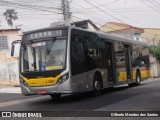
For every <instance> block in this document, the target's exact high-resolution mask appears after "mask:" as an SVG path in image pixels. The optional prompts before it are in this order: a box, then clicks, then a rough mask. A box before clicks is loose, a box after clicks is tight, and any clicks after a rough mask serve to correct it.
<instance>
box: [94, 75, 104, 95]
mask: <svg viewBox="0 0 160 120" xmlns="http://www.w3.org/2000/svg"><path fill="white" fill-rule="evenodd" d="M101 89H102V80H101V76H100V75H99V74H96V75H95V76H94V80H93V94H94V95H95V96H98V95H100V94H101Z"/></svg>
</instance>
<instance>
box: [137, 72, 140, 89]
mask: <svg viewBox="0 0 160 120" xmlns="http://www.w3.org/2000/svg"><path fill="white" fill-rule="evenodd" d="M140 84H141V74H140V72H137V73H136V85H137V86H138V85H140Z"/></svg>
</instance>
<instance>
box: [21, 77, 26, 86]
mask: <svg viewBox="0 0 160 120" xmlns="http://www.w3.org/2000/svg"><path fill="white" fill-rule="evenodd" d="M20 83H21V85H23V86H25V87H27V86H28V84H27V83H26V82H25V81H24V80H23V78H21V77H20Z"/></svg>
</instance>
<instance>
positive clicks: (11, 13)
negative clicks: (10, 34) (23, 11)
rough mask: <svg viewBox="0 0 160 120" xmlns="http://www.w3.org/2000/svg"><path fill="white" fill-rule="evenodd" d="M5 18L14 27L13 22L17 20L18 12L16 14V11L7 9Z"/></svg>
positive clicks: (4, 14)
mask: <svg viewBox="0 0 160 120" xmlns="http://www.w3.org/2000/svg"><path fill="white" fill-rule="evenodd" d="M3 16H4V17H5V19H6V21H7V23H8V25H10V26H11V28H12V26H13V20H17V19H18V17H17V12H15V10H14V9H7V10H6V11H5V12H4V13H3Z"/></svg>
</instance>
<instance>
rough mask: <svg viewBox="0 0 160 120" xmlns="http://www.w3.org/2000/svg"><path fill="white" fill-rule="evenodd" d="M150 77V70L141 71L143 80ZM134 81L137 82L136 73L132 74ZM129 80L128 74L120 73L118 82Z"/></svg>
mask: <svg viewBox="0 0 160 120" xmlns="http://www.w3.org/2000/svg"><path fill="white" fill-rule="evenodd" d="M147 77H150V70H141V78H147ZM132 79H133V80H136V71H133V72H132ZM126 80H127V73H126V72H120V73H119V76H118V81H119V82H122V81H126Z"/></svg>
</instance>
